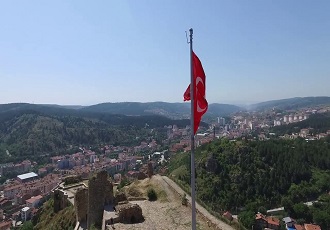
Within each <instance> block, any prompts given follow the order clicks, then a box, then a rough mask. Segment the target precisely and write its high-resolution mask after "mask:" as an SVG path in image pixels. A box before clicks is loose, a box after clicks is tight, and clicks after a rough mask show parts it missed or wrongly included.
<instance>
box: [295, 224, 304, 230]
mask: <svg viewBox="0 0 330 230" xmlns="http://www.w3.org/2000/svg"><path fill="white" fill-rule="evenodd" d="M294 227H295V229H296V230H305V229H304V226H302V225H300V224H295V225H294Z"/></svg>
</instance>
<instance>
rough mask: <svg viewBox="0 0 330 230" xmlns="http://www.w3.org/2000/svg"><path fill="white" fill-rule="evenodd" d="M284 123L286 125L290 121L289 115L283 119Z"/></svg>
mask: <svg viewBox="0 0 330 230" xmlns="http://www.w3.org/2000/svg"><path fill="white" fill-rule="evenodd" d="M283 121H284V122H285V123H286V122H288V121H289V116H288V115H285V116H284V117H283Z"/></svg>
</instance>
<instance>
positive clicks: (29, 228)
mask: <svg viewBox="0 0 330 230" xmlns="http://www.w3.org/2000/svg"><path fill="white" fill-rule="evenodd" d="M20 230H33V224H32V222H31V221H26V222H24V224H23V225H22V227H21V228H20Z"/></svg>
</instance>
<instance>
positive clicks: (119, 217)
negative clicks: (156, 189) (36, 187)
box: [54, 171, 144, 229]
mask: <svg viewBox="0 0 330 230" xmlns="http://www.w3.org/2000/svg"><path fill="white" fill-rule="evenodd" d="M73 203H74V207H75V212H76V219H77V222H79V223H80V225H84V226H86V227H87V229H89V228H90V227H91V226H92V225H94V226H95V227H97V228H100V229H105V225H106V224H109V223H110V222H111V221H112V223H118V222H122V223H137V222H141V221H143V220H144V218H143V215H142V209H141V207H140V206H138V205H137V204H131V203H128V201H127V197H126V195H125V194H122V193H119V194H118V196H117V197H114V194H113V183H112V181H111V180H110V178H109V177H108V173H107V172H106V171H100V172H98V173H96V174H95V175H94V176H92V177H91V178H90V179H89V181H88V188H86V187H84V186H81V185H80V187H79V185H78V188H77V189H76V192H75V195H74V202H73ZM68 205H69V201H68V196H67V194H66V192H65V190H64V191H63V190H55V191H54V211H55V210H56V211H60V210H62V209H63V208H65V207H67V206H68ZM110 220H111V221H110Z"/></svg>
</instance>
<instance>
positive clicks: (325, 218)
mask: <svg viewBox="0 0 330 230" xmlns="http://www.w3.org/2000/svg"><path fill="white" fill-rule="evenodd" d="M313 221H314V222H315V223H317V224H318V225H320V226H321V229H329V228H330V216H329V214H328V213H327V212H326V211H320V210H317V211H315V212H314V213H313Z"/></svg>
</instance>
